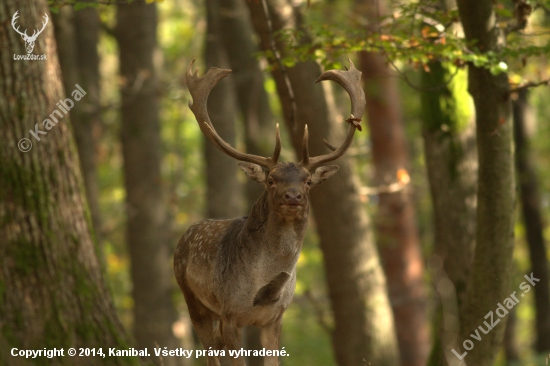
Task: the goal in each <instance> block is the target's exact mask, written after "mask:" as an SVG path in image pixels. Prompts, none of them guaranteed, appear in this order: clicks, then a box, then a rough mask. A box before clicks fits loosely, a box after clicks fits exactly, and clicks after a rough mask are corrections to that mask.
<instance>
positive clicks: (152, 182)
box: [116, 2, 177, 364]
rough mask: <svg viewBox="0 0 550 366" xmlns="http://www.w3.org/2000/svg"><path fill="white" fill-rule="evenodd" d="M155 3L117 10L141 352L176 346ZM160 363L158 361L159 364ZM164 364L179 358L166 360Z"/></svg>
mask: <svg viewBox="0 0 550 366" xmlns="http://www.w3.org/2000/svg"><path fill="white" fill-rule="evenodd" d="M156 32H157V10H156V4H145V3H141V2H134V3H131V4H125V5H118V7H117V28H116V37H117V40H118V44H119V50H120V74H121V76H122V79H123V85H122V87H121V94H122V108H121V109H122V130H121V135H122V153H123V158H124V184H125V187H126V205H127V220H128V221H127V226H126V240H127V243H128V248H129V252H130V259H131V276H132V282H133V290H132V295H133V298H134V310H133V313H134V335H135V337H136V340H137V342H138V345H139V346H140V347H149V348H150V349H152V348H153V347H154V346H155V344H158V345H159V346H161V347H168V349H171V348H175V347H177V343H176V339H175V337H174V335H173V333H172V324H173V323H174V322H175V320H176V313H175V309H174V306H173V303H172V296H171V294H172V290H173V287H172V283H173V281H172V272H171V266H170V258H171V249H170V245H169V243H168V238H167V233H168V230H167V228H166V225H167V222H166V214H167V212H166V204H165V202H164V196H163V191H162V180H161V176H160V159H161V157H160V126H159V102H158V85H157V83H158V82H157V77H156V69H155V65H154V63H153V54H154V52H155V49H156V45H157V42H156ZM157 361H158V360H157ZM164 361H165V364H168V363H170V364H171V362H176V361H177V359H176V358H165V360H164Z"/></svg>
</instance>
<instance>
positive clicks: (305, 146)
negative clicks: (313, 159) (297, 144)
mask: <svg viewBox="0 0 550 366" xmlns="http://www.w3.org/2000/svg"><path fill="white" fill-rule="evenodd" d="M301 163H302V165H304V166H308V165H309V131H308V129H307V124H306V125H305V126H304V139H303V140H302V161H301Z"/></svg>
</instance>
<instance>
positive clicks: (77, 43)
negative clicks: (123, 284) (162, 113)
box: [52, 6, 102, 260]
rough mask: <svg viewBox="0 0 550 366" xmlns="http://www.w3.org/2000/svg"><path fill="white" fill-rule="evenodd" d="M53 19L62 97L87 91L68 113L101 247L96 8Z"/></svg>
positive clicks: (64, 9) (64, 13) (64, 11)
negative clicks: (81, 90) (97, 147)
mask: <svg viewBox="0 0 550 366" xmlns="http://www.w3.org/2000/svg"><path fill="white" fill-rule="evenodd" d="M52 19H53V22H54V25H55V38H56V41H57V42H56V43H57V53H58V55H59V60H60V65H61V71H62V74H63V85H64V88H65V95H67V93H70V92H71V91H72V90H73V89H74V85H75V84H77V83H78V85H80V86H81V87H82V88H83V89H84V90H86V93H87V97H88V98H87V99H88V100H86V101H83V103H79V104H76V105H75V106H74V108H73V109H72V110H71V117H72V118H71V121H72V124H73V130H74V134H75V138H76V146H77V148H78V156H79V160H80V166H81V170H82V175H83V177H84V184H85V186H86V197H87V199H88V205H89V207H90V213H91V216H92V223H93V226H94V229H95V230H94V233H95V235H96V237H97V239H98V243H100V244H101V241H102V235H101V233H102V230H101V228H102V226H101V212H100V210H99V191H98V177H97V170H96V161H95V155H96V154H95V145H96V141H95V139H96V135H97V132H98V130H99V127H100V124H101V123H100V118H101V117H100V113H99V112H100V105H99V54H98V51H97V45H98V42H99V15H98V12H97V9H95V8H86V9H81V10H79V11H76V12H75V11H73V8H72V7H69V6H64V7H62V8H60V9H59V13H57V14H53V15H52ZM100 260H102V258H100Z"/></svg>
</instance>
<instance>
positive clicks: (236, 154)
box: [186, 59, 281, 169]
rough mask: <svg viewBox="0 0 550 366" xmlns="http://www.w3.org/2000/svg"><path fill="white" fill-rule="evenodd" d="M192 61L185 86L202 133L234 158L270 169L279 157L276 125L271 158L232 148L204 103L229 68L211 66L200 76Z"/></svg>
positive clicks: (190, 105) (228, 72) (278, 138)
mask: <svg viewBox="0 0 550 366" xmlns="http://www.w3.org/2000/svg"><path fill="white" fill-rule="evenodd" d="M194 63H195V59H193V60H192V61H191V63H190V64H189V66H188V67H187V73H186V79H187V80H186V81H187V87H188V89H189V92H190V93H191V96H192V97H193V101H189V108H190V109H191V111H192V112H193V114H194V115H195V118H196V119H197V122H198V123H199V127H200V129H201V131H202V133H203V134H204V135H205V136H206V137H207V138H208V139H209V140H210V141H212V142H213V143H214V145H216V147H217V148H218V149H220V150H221V151H223V152H224V153H225V154H227V155H229V156H231V157H232V158H234V159H237V160H240V161H247V162H249V163H255V164H258V165H260V166H262V167H264V168H267V169H270V168H271V167H273V166H274V165H276V164H277V160H278V158H279V153H280V151H281V140H280V136H279V129H278V127H277V132H276V142H275V151H274V152H273V156H272V157H271V158H265V157H262V156H257V155H252V154H246V153H242V152H240V151H238V150H236V149H235V148H233V147H232V146H231V145H229V144H228V143H227V142H225V141H224V140H223V139H222V138H221V137H220V136H219V135H218V133H217V132H216V129H215V128H214V126H213V125H212V122H211V121H210V117H209V116H208V110H207V109H206V103H207V100H208V95H209V94H210V91H211V90H212V89H213V88H214V87H215V86H216V84H217V83H218V82H219V81H220V80H221V79H223V78H224V77H226V76H227V75H229V74H230V73H231V70H229V69H219V68H217V67H212V68H210V70H208V72H207V73H206V74H205V75H204V76H202V77H200V76H199V74H198V67H197V69H196V70H195V72H193V64H194Z"/></svg>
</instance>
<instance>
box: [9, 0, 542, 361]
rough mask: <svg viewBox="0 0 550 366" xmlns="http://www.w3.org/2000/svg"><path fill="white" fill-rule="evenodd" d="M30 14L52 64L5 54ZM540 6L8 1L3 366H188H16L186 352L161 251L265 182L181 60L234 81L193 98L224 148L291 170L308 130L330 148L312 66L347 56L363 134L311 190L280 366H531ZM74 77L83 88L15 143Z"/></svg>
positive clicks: (342, 98) (334, 136)
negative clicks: (75, 354)
mask: <svg viewBox="0 0 550 366" xmlns="http://www.w3.org/2000/svg"><path fill="white" fill-rule="evenodd" d="M16 11H18V12H19V17H18V18H16V22H17V23H16V25H12V24H13V19H14V14H15V12H16ZM45 13H46V14H49V20H50V23H49V24H46V26H45V27H44V30H43V33H42V34H40V35H39V36H38V38H37V40H36V44H35V47H34V54H46V55H47V60H44V61H32V62H31V61H20V60H15V59H14V58H13V57H12V55H13V54H25V53H28V52H27V51H26V50H25V48H24V46H25V44H24V42H23V40H21V38H20V36H19V35H18V34H17V32H16V30H15V29H16V28H17V26H21V31H22V30H23V29H28V30H29V32H28V33H31V32H32V30H33V29H39V28H40V27H41V26H40V25H41V24H44V21H45V18H44V14H45ZM549 14H550V5H549V3H548V2H545V1H526V2H524V1H521V0H515V1H498V2H494V1H491V0H477V1H468V0H461V1H458V4H454V3H452V2H446V1H428V2H414V1H402V2H389V1H385V0H354V1H347V0H346V1H313V0H312V1H307V2H306V1H288V0H266V1H255V0H250V1H245V0H205V1H198V0H165V1H163V2H157V3H155V2H141V1H134V2H131V3H126V2H118V1H99V2H97V1H89V2H85V1H79V2H73V1H57V0H52V1H48V2H45V1H36V2H30V1H17V0H6V1H4V2H3V4H1V5H0V24H1V25H0V45H1V49H2V50H3V51H2V53H1V56H0V71H1V73H2V75H3V77H2V78H1V80H0V90H1V91H2V92H1V93H2V94H1V95H0V123H1V124H0V131H1V133H2V137H3V139H2V141H0V146H1V149H0V161H1V165H0V263H1V267H0V268H1V271H0V328H1V332H0V364H1V365H4V364H5V365H27V364H41V363H44V364H52V363H53V364H80V363H81V364H86V365H88V364H98V365H101V364H119V363H120V364H138V363H144V364H147V363H154V364H163V365H194V364H197V365H199V364H205V360H204V359H198V360H194V359H191V360H187V359H184V358H181V357H180V358H174V357H165V358H162V359H160V358H158V357H152V358H150V359H141V360H139V359H137V358H131V357H130V358H124V357H121V358H116V359H115V358H111V359H107V360H104V359H102V358H99V357H83V358H79V359H67V358H55V359H53V360H50V359H35V360H25V359H22V358H17V357H12V356H11V351H10V350H11V349H12V348H13V347H17V348H19V349H39V348H44V347H50V348H54V347H84V348H91V347H104V348H107V347H117V348H120V349H125V348H129V347H137V348H143V347H149V349H151V350H152V349H153V348H154V347H161V348H163V347H167V348H168V349H175V348H177V347H182V348H184V349H200V347H201V346H200V344H199V342H198V341H197V339H196V337H195V336H194V335H193V331H192V327H191V324H190V321H189V316H188V314H187V310H186V305H185V302H184V301H183V296H182V295H181V292H180V291H179V289H177V285H176V284H175V281H174V278H173V272H172V263H171V260H172V253H173V249H174V248H175V245H176V244H177V242H178V240H179V238H180V237H181V235H182V234H183V233H184V232H185V230H186V229H187V228H188V227H189V226H190V225H191V224H192V223H194V222H197V221H199V220H201V219H203V218H212V217H236V216H240V215H246V213H247V211H248V209H249V207H250V206H251V205H252V204H253V202H254V201H255V200H256V198H257V197H259V196H260V194H261V190H262V187H261V186H259V185H258V184H256V183H254V182H247V181H246V180H245V177H244V175H243V174H242V173H240V172H239V171H238V169H237V164H236V162H235V161H233V160H231V159H229V158H228V157H226V156H224V155H223V154H222V153H220V152H219V151H217V150H216V149H215V148H214V147H213V145H212V144H211V143H210V142H209V141H205V138H204V137H203V135H202V134H201V132H200V130H199V128H198V125H197V122H196V121H195V118H194V116H193V114H192V113H191V111H190V110H189V108H188V107H187V102H188V101H189V100H190V95H189V93H188V91H187V89H186V86H185V71H186V69H187V66H188V65H189V63H190V62H191V60H192V59H194V58H196V59H197V61H196V64H198V66H199V73H200V74H201V75H202V74H204V73H205V72H206V70H207V68H209V67H212V66H216V67H223V68H230V69H232V70H233V73H232V74H231V76H230V77H228V78H226V79H224V80H223V81H222V82H220V83H219V85H218V86H217V87H216V88H215V89H214V90H213V92H212V93H211V95H210V98H209V103H208V108H209V114H210V116H211V119H212V121H213V123H214V125H215V127H216V129H217V131H218V132H219V133H220V135H221V136H222V137H223V138H224V139H225V140H226V141H228V142H230V143H231V144H232V145H233V146H236V147H237V148H238V149H239V150H241V151H247V152H250V153H254V154H259V155H266V156H268V155H270V151H271V149H272V146H273V144H274V131H275V124H276V123H279V124H280V125H281V126H282V134H283V151H282V157H283V160H284V161H298V160H299V159H300V158H301V147H300V146H301V138H302V131H303V125H304V124H306V123H307V124H308V126H309V130H310V134H311V135H310V136H311V137H310V141H311V143H312V147H311V149H312V150H313V151H314V153H317V154H318V153H322V152H326V147H325V146H324V145H323V143H322V140H323V139H324V138H325V139H327V140H328V141H330V142H331V143H333V144H336V143H337V142H338V141H340V140H341V138H342V136H343V131H344V128H345V122H344V120H345V119H346V118H347V113H349V112H348V111H349V109H348V108H349V101H348V99H347V96H346V95H345V94H344V92H343V91H341V90H339V88H338V87H334V88H332V86H329V85H324V84H325V83H323V85H321V84H315V83H314V82H315V80H316V79H317V77H318V76H319V75H320V74H321V72H322V71H323V70H325V69H329V68H338V69H342V68H344V67H345V66H346V65H348V60H347V59H348V58H350V59H351V60H352V61H353V62H354V63H355V65H356V66H357V68H358V69H359V70H360V71H362V72H363V85H364V89H365V92H366V96H367V108H366V112H365V115H364V116H363V118H362V119H363V122H362V126H363V131H362V132H359V133H357V134H356V137H355V141H354V143H353V145H352V148H351V149H350V151H349V152H348V153H347V155H346V156H345V157H343V158H341V159H339V160H338V161H337V164H338V165H339V166H340V172H339V173H338V175H337V176H335V177H334V178H333V179H332V180H331V181H328V182H327V183H326V184H324V185H323V186H321V187H318V188H316V189H315V190H313V191H312V196H311V205H312V212H313V215H312V216H313V218H312V220H311V222H310V224H309V228H308V233H307V237H306V240H305V243H304V248H303V250H302V254H301V256H300V259H299V261H298V278H297V286H296V293H295V296H294V300H293V302H292V305H291V306H290V307H289V309H288V310H287V311H286V313H285V317H284V320H283V335H282V344H281V346H282V347H285V350H286V351H287V353H288V354H290V356H288V357H284V358H281V364H282V365H340V366H342V365H391V366H394V365H411V366H412V365H418V366H420V365H476V366H477V365H481V366H483V365H543V364H545V362H547V356H549V354H550V293H549V292H550V284H549V273H548V263H547V262H548V260H547V258H548V250H547V247H546V244H545V242H547V241H548V239H549V237H550V229H549V226H548V225H547V222H548V215H549V211H550V193H549V192H550V179H549V177H550V145H549V144H548V141H550V125H549V124H548V123H547V122H546V121H548V120H549V118H550V103H549V101H550V100H549V98H550V97H549V95H550V94H549V93H548V86H547V85H548V79H549V77H550V76H549V72H550V69H549V67H548V55H549V47H550V46H549V44H550V43H549V42H548V40H549V35H550V33H549V32H550V30H549V29H548V25H549V20H548V19H549ZM6 50H8V51H6ZM75 84H78V85H79V86H80V87H82V88H83V90H85V92H86V96H85V97H84V98H83V99H82V100H81V101H77V102H75V106H74V108H73V109H72V110H71V112H70V114H69V115H67V116H65V118H64V119H62V120H60V122H58V123H57V124H56V125H54V126H53V127H51V130H50V129H48V133H47V135H41V136H40V137H41V140H40V141H38V140H36V139H34V138H33V137H31V135H32V134H29V129H31V131H32V130H33V128H34V126H35V123H37V122H38V125H39V127H38V128H39V129H41V130H44V131H45V127H44V126H42V125H41V124H42V121H43V120H44V119H45V118H47V117H48V115H50V114H51V113H52V111H54V110H55V109H58V106H57V105H56V103H58V101H59V100H62V99H64V98H66V97H70V93H71V91H73V90H75ZM31 101H32V102H31ZM356 117H358V116H356ZM69 118H70V120H69ZM25 137H28V138H29V139H30V141H31V142H32V144H33V145H32V147H31V149H30V150H28V151H23V150H26V149H21V146H22V145H18V142H19V141H20V140H21V139H22V138H25ZM18 147H19V149H18ZM531 273H532V274H533V276H534V277H535V278H537V279H540V282H537V283H536V285H534V286H532V289H533V291H529V292H525V293H523V289H524V288H523V287H521V286H522V283H525V282H526V278H525V275H527V276H530V275H531ZM514 291H516V292H517V296H520V294H521V298H519V299H520V301H518V302H517V305H515V306H511V307H510V308H508V310H509V312H507V314H505V316H503V317H502V318H500V316H498V317H499V319H501V321H500V322H499V324H498V325H497V324H495V325H496V326H495V327H494V329H492V328H493V327H492V326H490V325H488V324H487V318H485V316H486V314H488V313H489V312H490V311H492V312H494V317H495V319H496V317H497V315H496V314H498V313H497V312H496V309H497V307H498V305H499V303H502V304H504V303H505V300H506V299H508V298H509V296H510V294H512V293H513V292H514ZM523 295H525V296H523ZM508 304H509V303H508ZM501 313H502V312H501ZM484 321H485V322H486V323H484ZM479 327H483V329H485V331H484V330H483V329H480V328H479ZM476 332H477V333H476ZM245 333H246V334H245V338H246V347H247V348H251V349H252V348H258V347H259V345H258V335H257V332H256V331H255V330H254V329H247V331H246V332H245ZM472 333H473V334H474V336H476V334H477V337H478V338H479V340H478V339H477V338H475V337H474V336H471V334H472ZM466 340H468V341H466ZM452 350H454V351H455V352H453V351H452ZM464 352H467V354H465V355H464ZM229 363H230V361H229V360H224V362H223V364H229ZM249 364H251V365H259V364H261V360H260V359H258V358H254V357H251V358H250V359H249Z"/></svg>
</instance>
